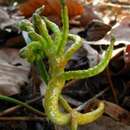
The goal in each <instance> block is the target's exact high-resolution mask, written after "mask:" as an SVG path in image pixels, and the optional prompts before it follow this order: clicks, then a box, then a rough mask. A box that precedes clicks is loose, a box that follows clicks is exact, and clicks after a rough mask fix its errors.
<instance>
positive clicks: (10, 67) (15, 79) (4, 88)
mask: <svg viewBox="0 0 130 130" xmlns="http://www.w3.org/2000/svg"><path fill="white" fill-rule="evenodd" d="M18 52H19V50H18V49H7V48H5V49H1V50H0V95H6V96H11V95H15V94H18V93H20V88H21V86H25V84H27V83H28V81H29V80H28V76H29V72H30V65H29V63H27V62H26V61H25V60H23V59H21V58H20V57H19V56H18Z"/></svg>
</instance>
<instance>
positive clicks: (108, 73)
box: [106, 68, 118, 103]
mask: <svg viewBox="0 0 130 130" xmlns="http://www.w3.org/2000/svg"><path fill="white" fill-rule="evenodd" d="M109 71H110V70H109V68H107V69H106V72H107V79H108V82H109V84H110V88H111V90H112V94H113V98H114V101H115V102H116V103H118V99H117V93H116V90H115V88H114V85H113V82H112V79H111V76H110V72H109Z"/></svg>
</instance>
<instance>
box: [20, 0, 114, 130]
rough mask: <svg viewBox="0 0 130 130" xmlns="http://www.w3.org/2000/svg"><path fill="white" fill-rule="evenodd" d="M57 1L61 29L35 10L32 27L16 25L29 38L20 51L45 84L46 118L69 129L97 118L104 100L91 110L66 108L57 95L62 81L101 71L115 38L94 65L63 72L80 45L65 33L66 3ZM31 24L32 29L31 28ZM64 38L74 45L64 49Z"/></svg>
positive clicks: (102, 110)
mask: <svg viewBox="0 0 130 130" xmlns="http://www.w3.org/2000/svg"><path fill="white" fill-rule="evenodd" d="M60 2H61V5H62V6H61V7H62V23H63V27H62V30H61V31H60V29H59V27H58V26H57V25H56V24H55V23H53V22H51V21H50V20H48V19H47V18H45V17H44V18H43V19H41V17H40V15H39V13H38V12H37V11H36V12H35V13H34V15H33V26H32V24H30V23H28V22H27V23H26V22H23V23H24V24H22V25H20V28H21V29H23V30H24V31H26V32H27V33H28V36H29V38H30V39H31V40H32V41H31V43H30V44H28V45H27V46H26V47H25V48H24V49H23V52H22V53H23V54H24V57H25V58H26V59H28V61H30V62H32V61H33V62H34V63H35V64H36V66H37V68H38V70H39V73H40V75H41V77H42V79H43V80H44V81H45V83H46V84H47V88H46V93H45V99H44V102H43V106H44V109H45V113H46V114H47V117H48V118H49V119H50V120H51V121H52V122H53V123H56V124H58V125H71V130H76V129H77V127H78V125H83V124H86V123H91V122H93V121H94V120H96V119H97V118H99V117H100V116H101V115H102V114H103V112H104V103H103V102H100V103H99V106H98V107H97V109H96V110H94V111H92V112H88V113H84V114H82V113H80V112H78V111H76V110H75V109H73V108H71V107H70V105H69V104H68V102H67V101H66V100H65V99H64V98H63V97H62V95H61V93H62V90H63V87H64V85H65V82H66V80H70V79H83V78H88V77H92V76H94V75H96V74H99V73H100V72H102V71H103V70H104V69H105V68H106V67H107V65H108V63H109V61H110V59H111V55H112V49H113V46H114V42H115V40H114V38H113V39H112V40H111V43H110V45H109V47H108V49H107V51H106V53H105V56H104V58H103V59H102V60H101V62H100V63H99V64H98V65H96V66H95V67H93V68H89V69H87V70H76V71H67V72H65V65H66V64H67V62H68V61H69V60H70V59H71V58H72V56H73V54H74V53H75V52H76V51H77V50H78V49H79V48H80V47H81V46H82V39H81V38H80V37H79V36H77V35H74V34H69V20H68V10H67V6H66V4H65V3H66V2H65V0H60ZM21 23H22V22H21ZM23 25H24V27H23ZM32 27H34V28H33V29H32ZM47 27H48V28H49V30H51V32H52V33H53V34H54V35H53V36H54V37H53V36H50V35H49V33H48V30H47ZM68 39H70V40H72V41H74V44H72V45H71V46H70V48H69V49H68V50H66V51H65V48H66V43H67V40H68ZM24 51H25V52H24ZM40 51H41V52H40ZM44 53H45V54H44ZM45 56H46V57H47V58H48V64H49V67H48V68H49V72H47V70H46V67H45V66H44V63H43V62H42V58H43V57H45ZM59 103H60V104H62V107H63V110H65V112H63V111H61V109H60V108H61V106H60V105H59Z"/></svg>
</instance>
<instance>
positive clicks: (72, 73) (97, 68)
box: [63, 38, 115, 80]
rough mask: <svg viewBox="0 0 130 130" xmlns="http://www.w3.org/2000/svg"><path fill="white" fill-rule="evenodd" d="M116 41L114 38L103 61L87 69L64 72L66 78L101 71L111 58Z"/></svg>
mask: <svg viewBox="0 0 130 130" xmlns="http://www.w3.org/2000/svg"><path fill="white" fill-rule="evenodd" d="M114 43H115V39H114V38H112V40H111V43H110V46H109V48H108V50H107V51H106V54H105V56H104V58H103V59H102V60H101V62H100V63H99V64H98V65H96V66H95V67H93V68H90V69H87V70H76V71H68V72H64V74H63V76H64V78H65V80H70V79H83V78H89V77H92V76H95V75H97V74H99V73H101V72H102V71H103V70H104V69H105V68H106V67H107V65H108V63H109V61H110V59H111V55H112V50H113V45H114Z"/></svg>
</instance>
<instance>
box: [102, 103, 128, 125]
mask: <svg viewBox="0 0 130 130" xmlns="http://www.w3.org/2000/svg"><path fill="white" fill-rule="evenodd" d="M104 102H105V114H107V115H109V116H110V117H112V118H113V119H115V120H117V121H120V122H122V123H124V124H127V125H130V112H128V111H127V110H125V109H124V108H122V107H120V106H119V105H116V104H114V103H111V102H108V101H104Z"/></svg>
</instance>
